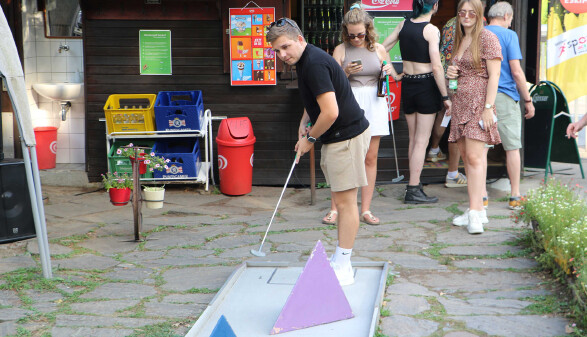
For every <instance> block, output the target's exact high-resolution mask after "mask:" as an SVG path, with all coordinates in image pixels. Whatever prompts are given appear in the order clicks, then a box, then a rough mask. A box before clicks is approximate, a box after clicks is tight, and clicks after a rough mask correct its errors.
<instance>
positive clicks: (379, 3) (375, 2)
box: [361, 0, 413, 12]
mask: <svg viewBox="0 0 587 337" xmlns="http://www.w3.org/2000/svg"><path fill="white" fill-rule="evenodd" d="M412 2H413V1H412V0H361V4H362V7H363V9H364V10H366V11H370V12H379V11H398V12H411V11H412Z"/></svg>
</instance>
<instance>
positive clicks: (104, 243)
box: [78, 236, 139, 256]
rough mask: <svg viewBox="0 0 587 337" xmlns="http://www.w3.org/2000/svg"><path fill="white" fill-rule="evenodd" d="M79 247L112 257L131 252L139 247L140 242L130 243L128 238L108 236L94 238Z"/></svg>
mask: <svg viewBox="0 0 587 337" xmlns="http://www.w3.org/2000/svg"><path fill="white" fill-rule="evenodd" d="M78 245H79V246H81V247H83V248H87V249H90V250H95V251H97V252H100V253H101V254H103V255H107V256H111V255H115V254H118V253H126V252H131V251H133V250H135V249H136V248H137V247H138V246H139V242H134V241H133V242H129V241H128V240H127V239H126V238H124V237H119V236H107V237H100V238H92V239H89V240H86V241H84V242H82V243H80V244H78Z"/></svg>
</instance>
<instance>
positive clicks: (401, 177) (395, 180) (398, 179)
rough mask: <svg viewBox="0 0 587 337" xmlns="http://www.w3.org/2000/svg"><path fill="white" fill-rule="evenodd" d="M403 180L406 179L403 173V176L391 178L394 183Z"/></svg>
mask: <svg viewBox="0 0 587 337" xmlns="http://www.w3.org/2000/svg"><path fill="white" fill-rule="evenodd" d="M402 180H404V176H403V175H401V176H399V177H397V178H394V179H391V182H392V183H398V182H400V181H402Z"/></svg>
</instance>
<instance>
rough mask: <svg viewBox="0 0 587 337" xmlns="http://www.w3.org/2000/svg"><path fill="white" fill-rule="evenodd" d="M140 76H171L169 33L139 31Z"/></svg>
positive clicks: (168, 31) (164, 31)
mask: <svg viewBox="0 0 587 337" xmlns="http://www.w3.org/2000/svg"><path fill="white" fill-rule="evenodd" d="M139 48H140V54H141V56H140V58H141V75H171V31H170V30H141V31H139Z"/></svg>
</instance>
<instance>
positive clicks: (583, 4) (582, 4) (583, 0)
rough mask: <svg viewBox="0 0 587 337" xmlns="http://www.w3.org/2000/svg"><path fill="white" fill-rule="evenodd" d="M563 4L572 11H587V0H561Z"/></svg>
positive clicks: (576, 12) (578, 12) (577, 12)
mask: <svg viewBox="0 0 587 337" xmlns="http://www.w3.org/2000/svg"><path fill="white" fill-rule="evenodd" d="M560 1H561V5H563V7H564V8H565V9H566V10H568V11H569V12H571V13H575V14H580V13H585V12H587V0H560Z"/></svg>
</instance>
